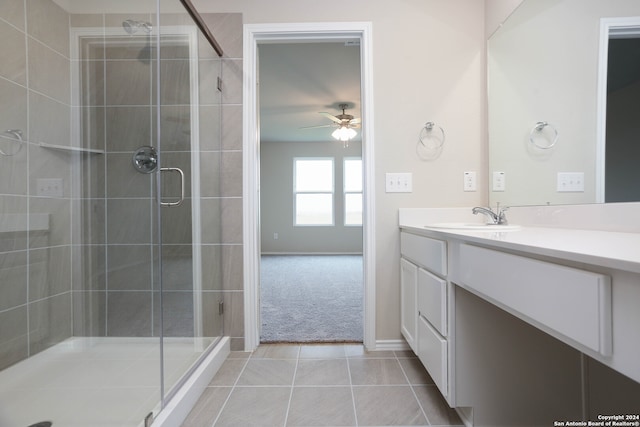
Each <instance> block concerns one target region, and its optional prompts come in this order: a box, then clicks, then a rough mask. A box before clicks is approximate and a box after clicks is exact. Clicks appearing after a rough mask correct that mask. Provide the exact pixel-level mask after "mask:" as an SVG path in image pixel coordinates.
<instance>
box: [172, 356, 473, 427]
mask: <svg viewBox="0 0 640 427" xmlns="http://www.w3.org/2000/svg"><path fill="white" fill-rule="evenodd" d="M400 425H402V426H409V425H411V426H460V425H462V422H461V420H460V418H459V417H458V414H457V413H456V412H455V411H454V410H453V409H451V408H449V406H448V405H447V403H446V402H445V400H444V399H443V397H442V395H441V394H440V392H439V391H438V388H437V387H436V386H435V385H434V383H433V380H432V379H431V377H430V376H429V374H428V373H427V372H426V371H425V369H424V368H423V366H422V364H421V363H420V361H419V360H418V359H417V358H416V356H415V354H414V353H413V352H411V351H376V352H367V351H365V350H364V348H363V346H362V345H347V344H344V345H336V344H323V345H289V344H268V345H261V346H259V347H258V349H257V350H256V351H255V352H253V353H252V354H250V353H244V352H232V353H231V354H230V355H229V357H228V358H227V359H226V360H225V362H224V363H223V365H222V367H221V368H220V370H219V371H218V373H217V374H216V376H215V377H214V378H213V380H212V381H211V383H210V384H209V386H208V387H207V388H206V389H205V392H204V393H203V394H202V396H201V397H200V400H199V401H198V402H197V404H196V406H195V407H194V408H193V410H192V411H191V413H190V414H189V416H188V417H187V419H186V420H185V422H184V423H183V424H182V427H212V426H216V427H222V426H242V427H246V426H266V427H276V426H278V427H283V426H400Z"/></svg>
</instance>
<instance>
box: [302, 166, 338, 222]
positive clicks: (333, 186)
mask: <svg viewBox="0 0 640 427" xmlns="http://www.w3.org/2000/svg"><path fill="white" fill-rule="evenodd" d="M313 160H317V161H327V160H328V161H330V162H331V190H330V191H298V189H297V177H298V174H297V168H298V161H313ZM292 181H293V203H292V204H293V226H294V227H335V225H336V213H335V211H336V209H335V207H336V203H335V192H336V162H335V158H334V157H331V156H320V157H316V156H311V157H309V156H305V157H294V158H293V180H292ZM298 194H325V195H326V194H329V195H331V223H330V224H298V215H297V212H298V205H297V203H298V197H297V196H298Z"/></svg>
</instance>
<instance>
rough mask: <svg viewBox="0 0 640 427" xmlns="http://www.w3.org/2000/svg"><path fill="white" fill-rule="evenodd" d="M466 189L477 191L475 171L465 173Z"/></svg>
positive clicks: (464, 185) (464, 187)
mask: <svg viewBox="0 0 640 427" xmlns="http://www.w3.org/2000/svg"><path fill="white" fill-rule="evenodd" d="M463 189H464V191H476V173H475V172H473V171H469V172H465V173H464V184H463Z"/></svg>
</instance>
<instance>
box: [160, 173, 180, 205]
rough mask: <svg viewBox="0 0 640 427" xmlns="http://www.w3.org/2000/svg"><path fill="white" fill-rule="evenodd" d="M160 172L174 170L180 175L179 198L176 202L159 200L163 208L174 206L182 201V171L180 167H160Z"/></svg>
mask: <svg viewBox="0 0 640 427" xmlns="http://www.w3.org/2000/svg"><path fill="white" fill-rule="evenodd" d="M160 172H161V173H162V172H176V173H177V174H178V175H180V198H179V199H178V201H176V202H163V201H162V200H160V206H162V207H165V208H176V207H178V206H180V205H181V204H182V202H184V172H182V169H180V168H160Z"/></svg>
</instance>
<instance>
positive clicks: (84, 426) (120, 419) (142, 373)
mask: <svg viewBox="0 0 640 427" xmlns="http://www.w3.org/2000/svg"><path fill="white" fill-rule="evenodd" d="M213 342H215V340H214V339H213V338H200V339H196V340H194V339H193V338H165V340H164V366H165V368H164V376H165V385H166V387H167V388H168V387H170V386H171V385H173V384H175V383H177V382H178V380H179V379H180V378H181V376H182V374H183V373H184V372H187V371H188V370H189V369H190V368H191V366H192V365H193V364H194V363H195V362H196V361H197V360H198V358H199V357H200V355H201V354H202V352H203V351H204V350H205V349H206V348H207V346H209V345H210V344H211V343H213ZM159 401H160V352H159V339H158V338H117V337H113V338H111V337H108V338H81V337H73V338H69V339H67V340H65V341H63V342H61V343H59V344H57V345H55V346H53V347H51V348H49V349H47V350H45V351H43V352H41V353H38V354H36V355H34V356H32V357H30V358H28V359H26V360H23V361H21V362H19V363H17V364H15V365H13V366H10V367H9V368H7V369H5V370H3V371H1V372H0V425H3V426H4V425H7V426H31V425H40V424H42V423H43V422H45V421H43V420H47V421H46V422H51V423H52V424H50V425H51V426H52V427H53V426H66V427H88V426H94V425H96V421H97V420H99V425H101V426H126V427H129V426H130V427H138V426H139V425H140V424H141V421H142V420H143V419H144V418H145V416H146V415H147V414H148V413H149V412H150V411H151V410H154V413H155V411H157V409H158V407H159V405H158V403H159ZM42 425H45V424H42Z"/></svg>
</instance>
